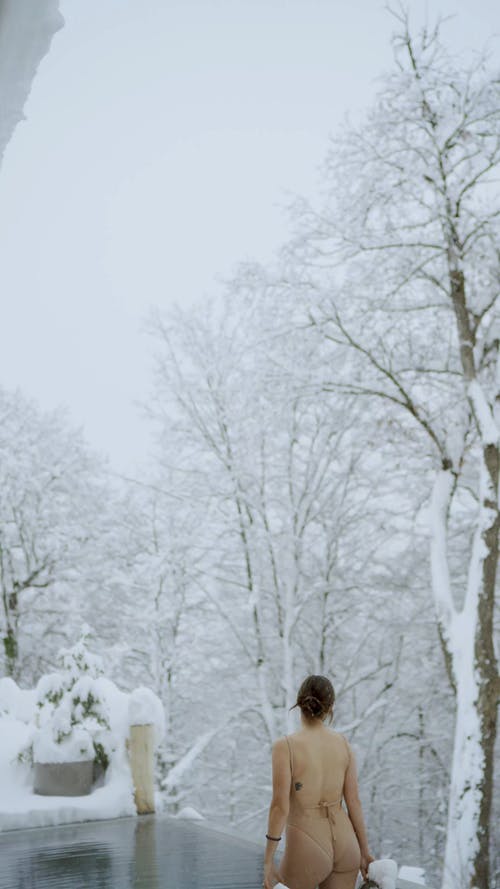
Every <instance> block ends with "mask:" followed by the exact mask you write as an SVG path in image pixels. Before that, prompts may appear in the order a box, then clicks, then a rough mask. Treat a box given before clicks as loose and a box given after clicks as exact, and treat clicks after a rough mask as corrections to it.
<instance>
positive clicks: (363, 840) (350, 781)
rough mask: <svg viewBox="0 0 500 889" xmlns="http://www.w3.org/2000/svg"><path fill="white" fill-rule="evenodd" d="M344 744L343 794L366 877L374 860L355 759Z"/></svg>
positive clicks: (349, 748) (348, 746)
mask: <svg viewBox="0 0 500 889" xmlns="http://www.w3.org/2000/svg"><path fill="white" fill-rule="evenodd" d="M346 744H347V748H348V750H349V765H348V767H347V770H346V773H345V778H344V790H343V794H344V799H345V801H346V805H347V811H348V813H349V818H350V820H351V824H352V826H353V827H354V831H355V833H356V836H357V838H358V843H359V848H360V851H361V873H362V874H363V877H364V878H365V879H366V877H367V876H368V865H369V863H370V861H373V860H374V858H373V856H372V855H370V850H369V849H368V838H367V836H366V827H365V819H364V818H363V809H362V807H361V800H360V798H359V789H358V775H357V769H356V759H355V757H354V753H353V752H352V750H351V747H350V745H349V744H348V743H347V741H346Z"/></svg>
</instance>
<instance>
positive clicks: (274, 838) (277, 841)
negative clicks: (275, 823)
mask: <svg viewBox="0 0 500 889" xmlns="http://www.w3.org/2000/svg"><path fill="white" fill-rule="evenodd" d="M266 840H272V841H273V843H279V841H280V840H281V837H270V836H269V834H268V833H266Z"/></svg>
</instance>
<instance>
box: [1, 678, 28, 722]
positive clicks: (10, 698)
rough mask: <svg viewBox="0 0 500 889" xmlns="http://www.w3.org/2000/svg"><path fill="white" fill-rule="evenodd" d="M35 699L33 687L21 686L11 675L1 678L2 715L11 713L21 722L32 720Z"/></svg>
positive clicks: (10, 714)
mask: <svg viewBox="0 0 500 889" xmlns="http://www.w3.org/2000/svg"><path fill="white" fill-rule="evenodd" d="M35 700H36V693H35V691H34V690H33V689H25V688H19V686H18V685H16V683H15V682H14V680H13V679H11V678H10V676H4V677H3V678H2V679H0V716H5V715H9V716H12V717H13V718H14V719H17V720H19V722H31V721H32V719H33V714H34V712H35Z"/></svg>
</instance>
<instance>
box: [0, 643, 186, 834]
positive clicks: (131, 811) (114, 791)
mask: <svg viewBox="0 0 500 889" xmlns="http://www.w3.org/2000/svg"><path fill="white" fill-rule="evenodd" d="M75 652H76V654H77V655H78V654H79V653H78V651H77V648H76V647H75V649H74V650H73V654H75ZM87 654H88V653H87ZM63 662H64V658H63ZM88 664H89V658H88V656H87V657H86V660H85V665H84V666H83V667H82V669H83V670H84V675H80V676H77V674H76V673H75V672H74V657H73V661H72V660H71V659H70V660H66V663H65V664H64V667H65V668H66V675H65V672H64V670H63V672H61V673H51V674H48V675H46V676H43V677H42V678H41V680H40V682H39V683H38V686H37V689H36V690H35V691H23V690H21V689H20V688H18V686H17V685H16V684H15V682H13V681H12V680H11V679H2V680H0V787H1V791H2V792H1V794H0V830H12V829H15V828H25V827H46V826H50V825H55V824H65V823H69V822H74V821H91V820H95V819H107V818H119V817H122V816H125V815H135V814H136V808H135V803H134V788H133V782H132V775H131V771H130V764H129V760H128V754H127V739H128V735H129V725H130V718H131V717H133V719H134V720H135V721H137V720H138V719H139V720H141V719H144V720H146V721H147V722H148V723H150V722H152V723H154V725H155V726H156V730H157V733H158V734H157V739H159V738H161V737H162V735H163V732H164V718H163V708H162V705H161V702H160V700H159V698H157V697H156V695H154V694H153V692H152V691H150V690H149V689H146V688H139V689H136V690H135V691H134V692H132V693H131V694H127V693H125V692H122V691H120V689H118V688H117V687H116V685H115V684H114V683H113V682H111V680H109V679H106V678H105V677H104V676H95V675H94V676H92V675H89V672H88V670H87V668H88ZM93 666H95V667H96V669H97V667H98V665H97V664H94V665H93ZM90 672H92V671H90ZM68 674H71V676H72V685H71V688H70V691H69V697H68V687H67V686H68ZM61 690H63V691H64V694H61ZM89 694H92V702H93V704H92V706H93V707H94V706H97V704H98V705H99V707H100V708H101V709H100V712H102V713H104V714H105V717H106V728H105V729H102V726H101V725H100V724H95V725H94V724H93V718H92V716H90V717H89V716H88V715H87V716H85V712H86V710H85V708H86V707H87V710H88V706H87V705H88V701H89V698H88V695H89ZM64 695H66V697H65V696H64ZM75 702H76V703H75ZM96 702H97V704H96ZM71 708H72V709H71ZM79 708H81V709H79ZM70 713H73V714H75V713H76V715H77V716H78V714H80V716H81V717H82V719H83V722H82V725H73V726H72V725H70V724H69V723H68V720H69V718H70ZM68 729H70V732H69V734H67V736H66V732H68ZM57 730H60V731H61V733H62V739H61V740H60V741H58V742H56V741H55V740H54V732H57ZM101 730H102V731H103V736H102V737H103V738H104V735H106V738H105V740H106V752H107V753H108V755H109V766H108V768H107V770H106V772H105V776H104V784H103V786H98V787H97V786H96V787H95V788H94V789H93V791H92V792H91V793H90V794H89V795H88V796H81V797H55V796H54V797H48V796H39V795H37V794H35V793H33V769H32V765H31V762H30V760H29V757H28V756H27V751H29V750H31V751H32V752H33V754H34V758H35V759H36V761H37V762H74V761H76V760H78V759H83V758H87V759H89V758H90V759H93V758H94V746H93V745H94V742H95V741H96V739H97V740H99V738H100V735H99V732H100V731H101ZM20 754H24V758H23V761H19V759H18V757H19V755H20ZM191 817H194V816H191Z"/></svg>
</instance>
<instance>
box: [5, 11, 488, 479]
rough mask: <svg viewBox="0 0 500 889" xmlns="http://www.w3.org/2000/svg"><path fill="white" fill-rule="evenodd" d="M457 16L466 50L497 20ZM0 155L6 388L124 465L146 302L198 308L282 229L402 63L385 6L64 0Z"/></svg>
mask: <svg viewBox="0 0 500 889" xmlns="http://www.w3.org/2000/svg"><path fill="white" fill-rule="evenodd" d="M409 6H410V9H411V10H412V14H413V17H414V21H415V22H419V21H422V20H423V18H424V17H425V14H426V11H427V10H431V12H432V14H433V15H434V14H435V13H436V12H437V11H441V12H442V13H443V14H450V13H456V18H455V19H454V20H453V21H452V22H451V23H450V24H449V25H447V28H446V33H447V35H448V39H449V42H450V43H451V44H452V45H453V46H454V47H455V48H456V49H457V50H459V49H462V48H465V47H477V48H479V47H480V46H482V45H483V43H484V42H485V41H486V40H487V39H488V38H489V37H490V36H491V34H492V33H493V32H495V31H496V32H498V31H500V13H499V11H498V9H499V6H498V0H435V2H430V3H427V2H425V0H410V3H409ZM61 10H62V13H63V15H64V18H65V20H66V24H65V27H64V28H63V30H62V31H60V32H59V33H58V34H57V35H56V36H55V38H54V40H53V43H52V48H51V51H50V53H49V55H48V56H47V57H46V58H45V60H44V61H43V62H42V65H41V67H40V70H39V73H38V75H37V78H36V80H35V82H34V87H33V90H32V93H31V96H30V99H29V101H28V103H27V106H26V108H25V114H26V117H27V120H26V122H24V123H23V124H21V125H20V126H19V127H18V128H17V130H16V132H15V135H14V137H13V139H12V141H11V143H10V144H9V146H8V148H7V150H6V153H5V158H4V163H3V165H2V168H1V169H0V269H1V281H2V318H1V324H0V382H1V383H2V384H3V385H5V386H7V387H15V386H19V387H21V388H22V389H23V390H24V391H25V392H26V393H27V394H29V395H32V396H34V397H35V398H36V399H37V400H38V401H39V402H40V403H41V405H42V406H43V407H47V408H50V407H54V406H56V405H58V404H61V403H64V404H67V405H69V406H70V409H71V413H72V417H73V419H74V422H75V424H77V425H80V426H83V427H84V428H85V432H86V435H87V438H88V439H89V441H90V443H91V444H92V445H93V446H94V447H97V448H98V449H100V450H105V451H107V452H108V453H109V454H110V455H111V458H112V461H113V463H114V465H116V467H117V468H119V469H124V468H131V467H132V465H133V464H134V463H135V462H136V461H137V460H142V459H143V458H144V457H145V456H146V455H147V452H148V449H149V434H148V429H147V426H146V425H145V423H144V421H142V420H141V419H140V417H139V412H138V409H137V408H136V406H135V404H134V402H135V401H136V400H138V399H145V398H146V397H147V393H148V389H149V385H150V358H149V353H150V350H151V343H150V341H149V340H148V338H147V337H146V336H145V334H144V333H142V332H141V327H142V324H143V319H144V317H145V315H146V314H147V312H148V307H149V306H150V305H152V304H155V305H160V306H167V305H169V304H172V303H173V302H175V301H178V302H180V303H182V304H186V303H189V304H192V305H193V307H194V310H195V311H203V296H204V294H207V293H209V292H213V291H214V289H215V288H216V283H215V279H216V277H217V276H225V275H227V274H228V273H230V271H231V268H232V267H233V265H234V264H235V263H237V262H238V261H239V260H241V259H247V258H256V259H261V260H265V259H266V258H267V257H269V256H271V255H272V253H273V251H274V250H275V249H276V248H277V247H278V246H279V244H280V243H281V242H282V241H283V240H284V239H285V238H286V232H287V223H286V216H285V214H284V213H283V211H282V210H281V207H282V206H283V205H284V203H285V200H286V195H287V193H289V192H294V193H306V194H311V192H312V191H313V189H314V186H315V182H316V169H317V166H318V164H319V163H320V162H321V160H322V157H323V155H324V152H325V148H326V143H327V138H328V134H329V133H331V132H333V131H334V130H335V129H336V128H337V127H338V125H339V123H340V122H341V120H342V118H343V116H344V114H345V113H346V111H349V110H354V111H355V112H358V111H360V110H361V109H362V108H363V107H365V106H366V105H368V104H369V103H370V98H371V97H372V96H373V93H374V90H375V84H374V79H375V78H376V77H377V76H378V75H379V74H380V73H381V72H382V71H383V70H384V69H386V68H388V67H389V66H390V62H391V51H390V35H391V32H392V30H393V27H394V23H393V20H392V19H391V17H390V16H389V15H388V13H387V12H386V11H385V9H384V4H383V3H382V2H378V0H135V2H132V0H63V2H62V3H61Z"/></svg>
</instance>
